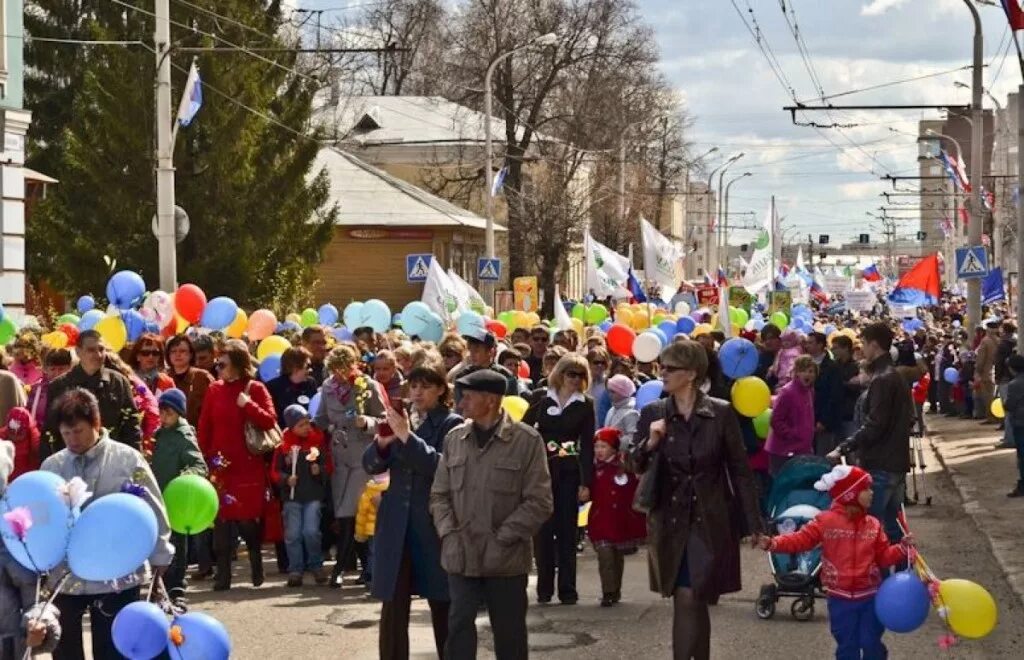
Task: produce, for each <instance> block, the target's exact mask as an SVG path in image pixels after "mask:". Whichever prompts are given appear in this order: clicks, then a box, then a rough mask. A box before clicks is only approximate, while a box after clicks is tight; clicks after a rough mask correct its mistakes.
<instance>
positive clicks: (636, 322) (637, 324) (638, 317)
mask: <svg viewBox="0 0 1024 660" xmlns="http://www.w3.org/2000/svg"><path fill="white" fill-rule="evenodd" d="M649 327H651V319H650V318H649V317H648V316H647V313H646V312H645V311H644V310H640V311H638V312H636V313H635V314H633V325H632V328H633V329H634V330H646V329H647V328H649Z"/></svg>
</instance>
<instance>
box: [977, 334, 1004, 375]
mask: <svg viewBox="0 0 1024 660" xmlns="http://www.w3.org/2000/svg"><path fill="white" fill-rule="evenodd" d="M998 350H999V345H998V343H997V342H996V340H995V338H993V337H989V336H988V335H986V336H985V338H984V339H982V340H981V343H980V344H978V350H977V354H976V355H977V357H976V359H975V371H974V373H975V377H976V378H977V379H978V380H980V381H981V382H983V383H994V382H995V365H996V352H997V351H998Z"/></svg>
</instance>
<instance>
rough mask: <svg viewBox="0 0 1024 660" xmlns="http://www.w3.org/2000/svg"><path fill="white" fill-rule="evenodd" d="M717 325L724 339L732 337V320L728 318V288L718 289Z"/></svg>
mask: <svg viewBox="0 0 1024 660" xmlns="http://www.w3.org/2000/svg"><path fill="white" fill-rule="evenodd" d="M718 325H719V327H721V328H722V334H724V335H725V338H726V339H729V338H730V337H732V319H731V318H730V317H729V287H727V286H722V287H718Z"/></svg>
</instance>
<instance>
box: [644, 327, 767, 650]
mask: <svg viewBox="0 0 1024 660" xmlns="http://www.w3.org/2000/svg"><path fill="white" fill-rule="evenodd" d="M659 362H660V366H661V375H662V379H663V381H664V384H665V388H664V391H665V393H666V394H668V396H667V397H666V398H664V399H660V400H658V401H655V402H652V403H650V404H648V405H646V406H644V408H643V410H642V411H641V413H640V421H639V424H638V427H637V435H636V442H635V445H634V450H633V458H634V460H635V461H636V465H637V469H638V471H639V472H641V473H643V472H646V471H647V470H649V469H656V470H657V471H656V473H655V474H653V475H649V476H646V477H645V479H651V478H653V479H654V480H655V483H654V498H653V502H652V505H653V506H652V507H651V510H650V513H649V514H648V516H647V530H648V564H649V568H650V579H651V590H652V591H656V592H658V593H660V594H661V595H662V596H665V597H668V596H672V597H673V598H674V603H673V624H672V648H673V657H674V658H675V659H676V660H690V659H691V658H696V659H698V660H700V659H706V658H709V657H710V655H711V621H710V618H709V615H708V603H713V602H716V601H717V599H718V596H719V595H720V594H723V593H730V592H734V591H739V589H740V564H739V542H740V538H741V537H743V536H748V535H751V534H759V533H760V532H761V531H762V522H761V517H760V514H759V512H758V505H757V493H756V490H755V486H754V481H753V476H752V474H751V472H750V467H749V466H748V464H747V453H746V450H745V449H744V447H743V441H742V439H741V437H740V427H739V422H738V421H737V419H736V414H735V412H733V409H732V406H731V405H730V404H729V403H728V402H726V401H722V400H721V399H714V398H711V397H709V396H707V395H705V394H704V393H702V392H701V391H700V389H699V388H700V385H701V382H702V381H703V380H704V378H705V376H706V375H707V368H708V360H707V353H706V352H705V350H704V348H703V347H702V346H701V345H700V344H698V343H696V342H692V341H685V342H678V343H673V344H671V345H669V346H668V347H667V348H665V350H664V351H662V353H661V356H660V358H659ZM642 487H643V486H641V488H642Z"/></svg>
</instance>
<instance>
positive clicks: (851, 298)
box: [843, 289, 878, 312]
mask: <svg viewBox="0 0 1024 660" xmlns="http://www.w3.org/2000/svg"><path fill="white" fill-rule="evenodd" d="M843 297H844V298H845V299H846V308H847V309H849V310H850V311H852V312H870V311H871V310H872V309H874V308H875V303H876V302H877V301H878V298H877V297H876V296H875V292H874V291H864V290H860V289H858V290H855V291H847V292H846V293H845V294H843Z"/></svg>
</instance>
